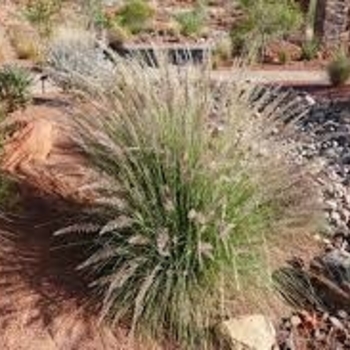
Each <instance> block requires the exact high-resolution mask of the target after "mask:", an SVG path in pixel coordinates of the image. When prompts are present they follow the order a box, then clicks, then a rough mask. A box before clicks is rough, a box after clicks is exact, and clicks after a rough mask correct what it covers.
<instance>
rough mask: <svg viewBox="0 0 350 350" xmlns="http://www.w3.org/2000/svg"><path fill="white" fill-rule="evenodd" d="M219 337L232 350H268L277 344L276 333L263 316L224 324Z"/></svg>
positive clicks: (246, 317) (231, 320)
mask: <svg viewBox="0 0 350 350" xmlns="http://www.w3.org/2000/svg"><path fill="white" fill-rule="evenodd" d="M218 336H219V337H223V338H225V339H226V341H227V342H228V344H230V346H231V347H232V349H237V350H238V349H239V350H243V349H246V348H247V347H248V349H250V348H252V349H255V350H267V349H271V348H273V346H274V345H275V344H276V331H275V329H274V327H273V325H272V323H271V321H270V320H269V319H267V318H266V317H265V316H263V315H251V316H242V317H237V318H233V319H230V320H228V321H225V322H223V323H222V324H221V325H220V326H219V328H218Z"/></svg>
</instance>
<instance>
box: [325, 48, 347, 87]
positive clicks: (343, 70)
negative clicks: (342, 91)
mask: <svg viewBox="0 0 350 350" xmlns="http://www.w3.org/2000/svg"><path fill="white" fill-rule="evenodd" d="M327 73H328V77H329V80H330V82H331V84H332V85H334V86H340V85H344V84H345V83H346V82H347V81H348V79H349V78H350V59H349V57H348V56H347V55H346V54H345V52H344V51H340V52H339V53H338V54H337V55H336V56H335V58H334V59H333V61H332V62H331V63H330V64H329V65H328V67H327Z"/></svg>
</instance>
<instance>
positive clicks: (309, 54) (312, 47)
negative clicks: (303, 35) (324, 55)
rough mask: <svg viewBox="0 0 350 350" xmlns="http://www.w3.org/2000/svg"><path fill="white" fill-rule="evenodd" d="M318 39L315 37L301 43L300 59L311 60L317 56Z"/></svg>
mask: <svg viewBox="0 0 350 350" xmlns="http://www.w3.org/2000/svg"><path fill="white" fill-rule="evenodd" d="M319 47H320V44H319V41H318V40H316V39H313V40H306V41H304V42H303V43H302V45H301V59H302V60H306V61H311V60H313V59H315V58H316V57H317V54H318V51H319Z"/></svg>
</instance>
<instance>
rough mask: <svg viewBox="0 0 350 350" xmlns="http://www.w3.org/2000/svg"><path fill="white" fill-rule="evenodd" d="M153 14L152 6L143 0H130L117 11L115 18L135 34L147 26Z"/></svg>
mask: <svg viewBox="0 0 350 350" xmlns="http://www.w3.org/2000/svg"><path fill="white" fill-rule="evenodd" d="M153 16H154V9H153V7H152V6H151V5H150V4H148V3H147V1H145V0H130V1H128V2H127V3H126V4H125V5H124V6H123V7H122V8H121V9H120V10H119V11H118V13H117V15H116V18H115V19H116V20H117V22H118V23H119V24H120V25H121V26H122V27H124V28H126V29H128V30H129V31H130V32H131V33H132V34H137V33H139V32H141V31H142V30H144V29H145V28H146V27H147V24H148V23H149V21H150V20H151V19H152V17H153Z"/></svg>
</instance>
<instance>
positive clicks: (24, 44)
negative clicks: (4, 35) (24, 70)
mask: <svg viewBox="0 0 350 350" xmlns="http://www.w3.org/2000/svg"><path fill="white" fill-rule="evenodd" d="M8 35H9V39H10V42H11V45H12V47H13V48H14V49H15V52H16V55H17V57H18V58H19V59H23V60H31V61H34V62H40V61H42V59H43V58H42V57H43V54H42V45H41V41H40V37H39V35H38V34H37V33H36V32H34V31H33V30H31V29H28V28H27V27H25V26H20V25H16V26H10V27H9V28H8Z"/></svg>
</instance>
